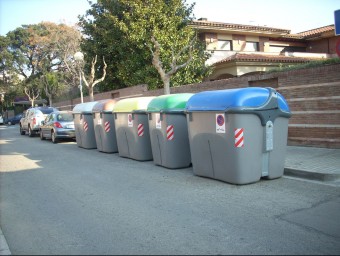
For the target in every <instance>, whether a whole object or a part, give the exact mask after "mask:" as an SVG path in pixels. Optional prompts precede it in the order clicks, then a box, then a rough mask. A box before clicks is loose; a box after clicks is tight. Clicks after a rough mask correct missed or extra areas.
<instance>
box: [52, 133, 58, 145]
mask: <svg viewBox="0 0 340 256" xmlns="http://www.w3.org/2000/svg"><path fill="white" fill-rule="evenodd" d="M51 139H52V142H53V143H54V144H55V143H57V142H58V140H57V138H56V135H55V132H54V131H52V133H51Z"/></svg>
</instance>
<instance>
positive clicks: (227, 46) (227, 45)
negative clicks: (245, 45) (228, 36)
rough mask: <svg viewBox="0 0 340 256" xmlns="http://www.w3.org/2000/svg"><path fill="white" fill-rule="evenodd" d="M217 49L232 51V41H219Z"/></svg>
mask: <svg viewBox="0 0 340 256" xmlns="http://www.w3.org/2000/svg"><path fill="white" fill-rule="evenodd" d="M217 45H218V46H217V47H218V48H217V49H218V50H222V51H232V47H231V46H232V45H231V41H230V40H218V42H217Z"/></svg>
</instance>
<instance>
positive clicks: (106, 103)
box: [92, 99, 119, 113]
mask: <svg viewBox="0 0 340 256" xmlns="http://www.w3.org/2000/svg"><path fill="white" fill-rule="evenodd" d="M118 101H119V99H107V100H100V101H98V102H97V104H95V105H94V106H93V108H92V112H97V113H98V112H108V113H112V111H113V108H114V106H115V104H116V103H117V102H118Z"/></svg>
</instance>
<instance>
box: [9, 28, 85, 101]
mask: <svg viewBox="0 0 340 256" xmlns="http://www.w3.org/2000/svg"><path fill="white" fill-rule="evenodd" d="M77 33H78V34H77ZM70 35H72V36H70ZM6 37H7V38H8V40H9V43H8V46H7V50H8V52H9V53H10V54H11V57H12V59H11V65H12V68H13V72H14V73H16V74H18V75H19V76H21V77H22V78H23V81H22V83H21V85H22V87H23V91H24V92H25V94H26V95H28V97H29V98H30V99H31V101H32V104H34V103H33V102H34V100H35V99H36V98H37V97H38V96H39V95H42V94H43V91H44V89H43V88H44V86H43V84H42V80H41V79H40V78H41V77H43V76H44V75H45V74H48V73H50V72H63V73H64V74H67V72H68V70H67V67H66V65H65V61H64V60H65V59H71V60H73V54H74V52H73V53H72V54H70V52H69V49H70V48H71V47H70V45H72V46H73V45H75V46H78V49H77V50H79V45H80V33H79V31H77V30H76V29H75V28H73V27H69V26H66V25H65V24H60V25H57V24H55V23H51V22H41V23H39V24H33V25H23V26H22V27H20V28H17V29H15V30H14V31H10V32H9V33H8V34H7V36H6ZM73 62H74V61H73ZM62 77H64V78H65V79H66V78H69V77H72V74H71V75H69V76H67V75H64V76H62ZM59 88H62V87H59Z"/></svg>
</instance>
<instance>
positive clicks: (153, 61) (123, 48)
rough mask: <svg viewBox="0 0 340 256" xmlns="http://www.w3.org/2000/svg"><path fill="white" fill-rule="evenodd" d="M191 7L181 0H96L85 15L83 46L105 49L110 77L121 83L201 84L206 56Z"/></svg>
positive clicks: (157, 85) (89, 49) (156, 85)
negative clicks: (194, 25) (192, 23)
mask: <svg viewBox="0 0 340 256" xmlns="http://www.w3.org/2000/svg"><path fill="white" fill-rule="evenodd" d="M192 11H193V5H191V6H188V5H187V4H186V3H185V1H181V0H136V1H129V0H98V3H97V4H95V5H92V9H91V10H89V11H88V13H87V16H84V17H82V18H81V27H82V28H83V32H84V34H85V35H86V36H85V40H84V41H83V44H82V49H83V51H85V52H87V53H88V55H89V56H92V55H93V54H94V52H98V51H102V54H103V55H105V59H106V60H107V62H108V76H109V77H111V79H112V78H114V79H116V81H117V83H118V84H120V85H123V86H130V85H135V84H142V83H146V84H148V85H149V88H161V87H163V86H164V85H165V86H170V85H171V86H177V85H182V84H187V83H194V82H200V81H202V79H203V78H204V77H205V76H206V75H207V73H208V72H209V69H208V68H206V67H205V65H204V62H205V60H206V59H207V57H208V56H207V55H206V54H205V52H204V48H203V46H202V45H201V44H200V43H199V40H198V39H197V38H196V33H195V31H194V30H193V28H191V27H189V26H188V23H189V22H190V21H191V20H192ZM90 17H92V18H90ZM164 78H165V79H164ZM112 82H113V83H114V81H112Z"/></svg>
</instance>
